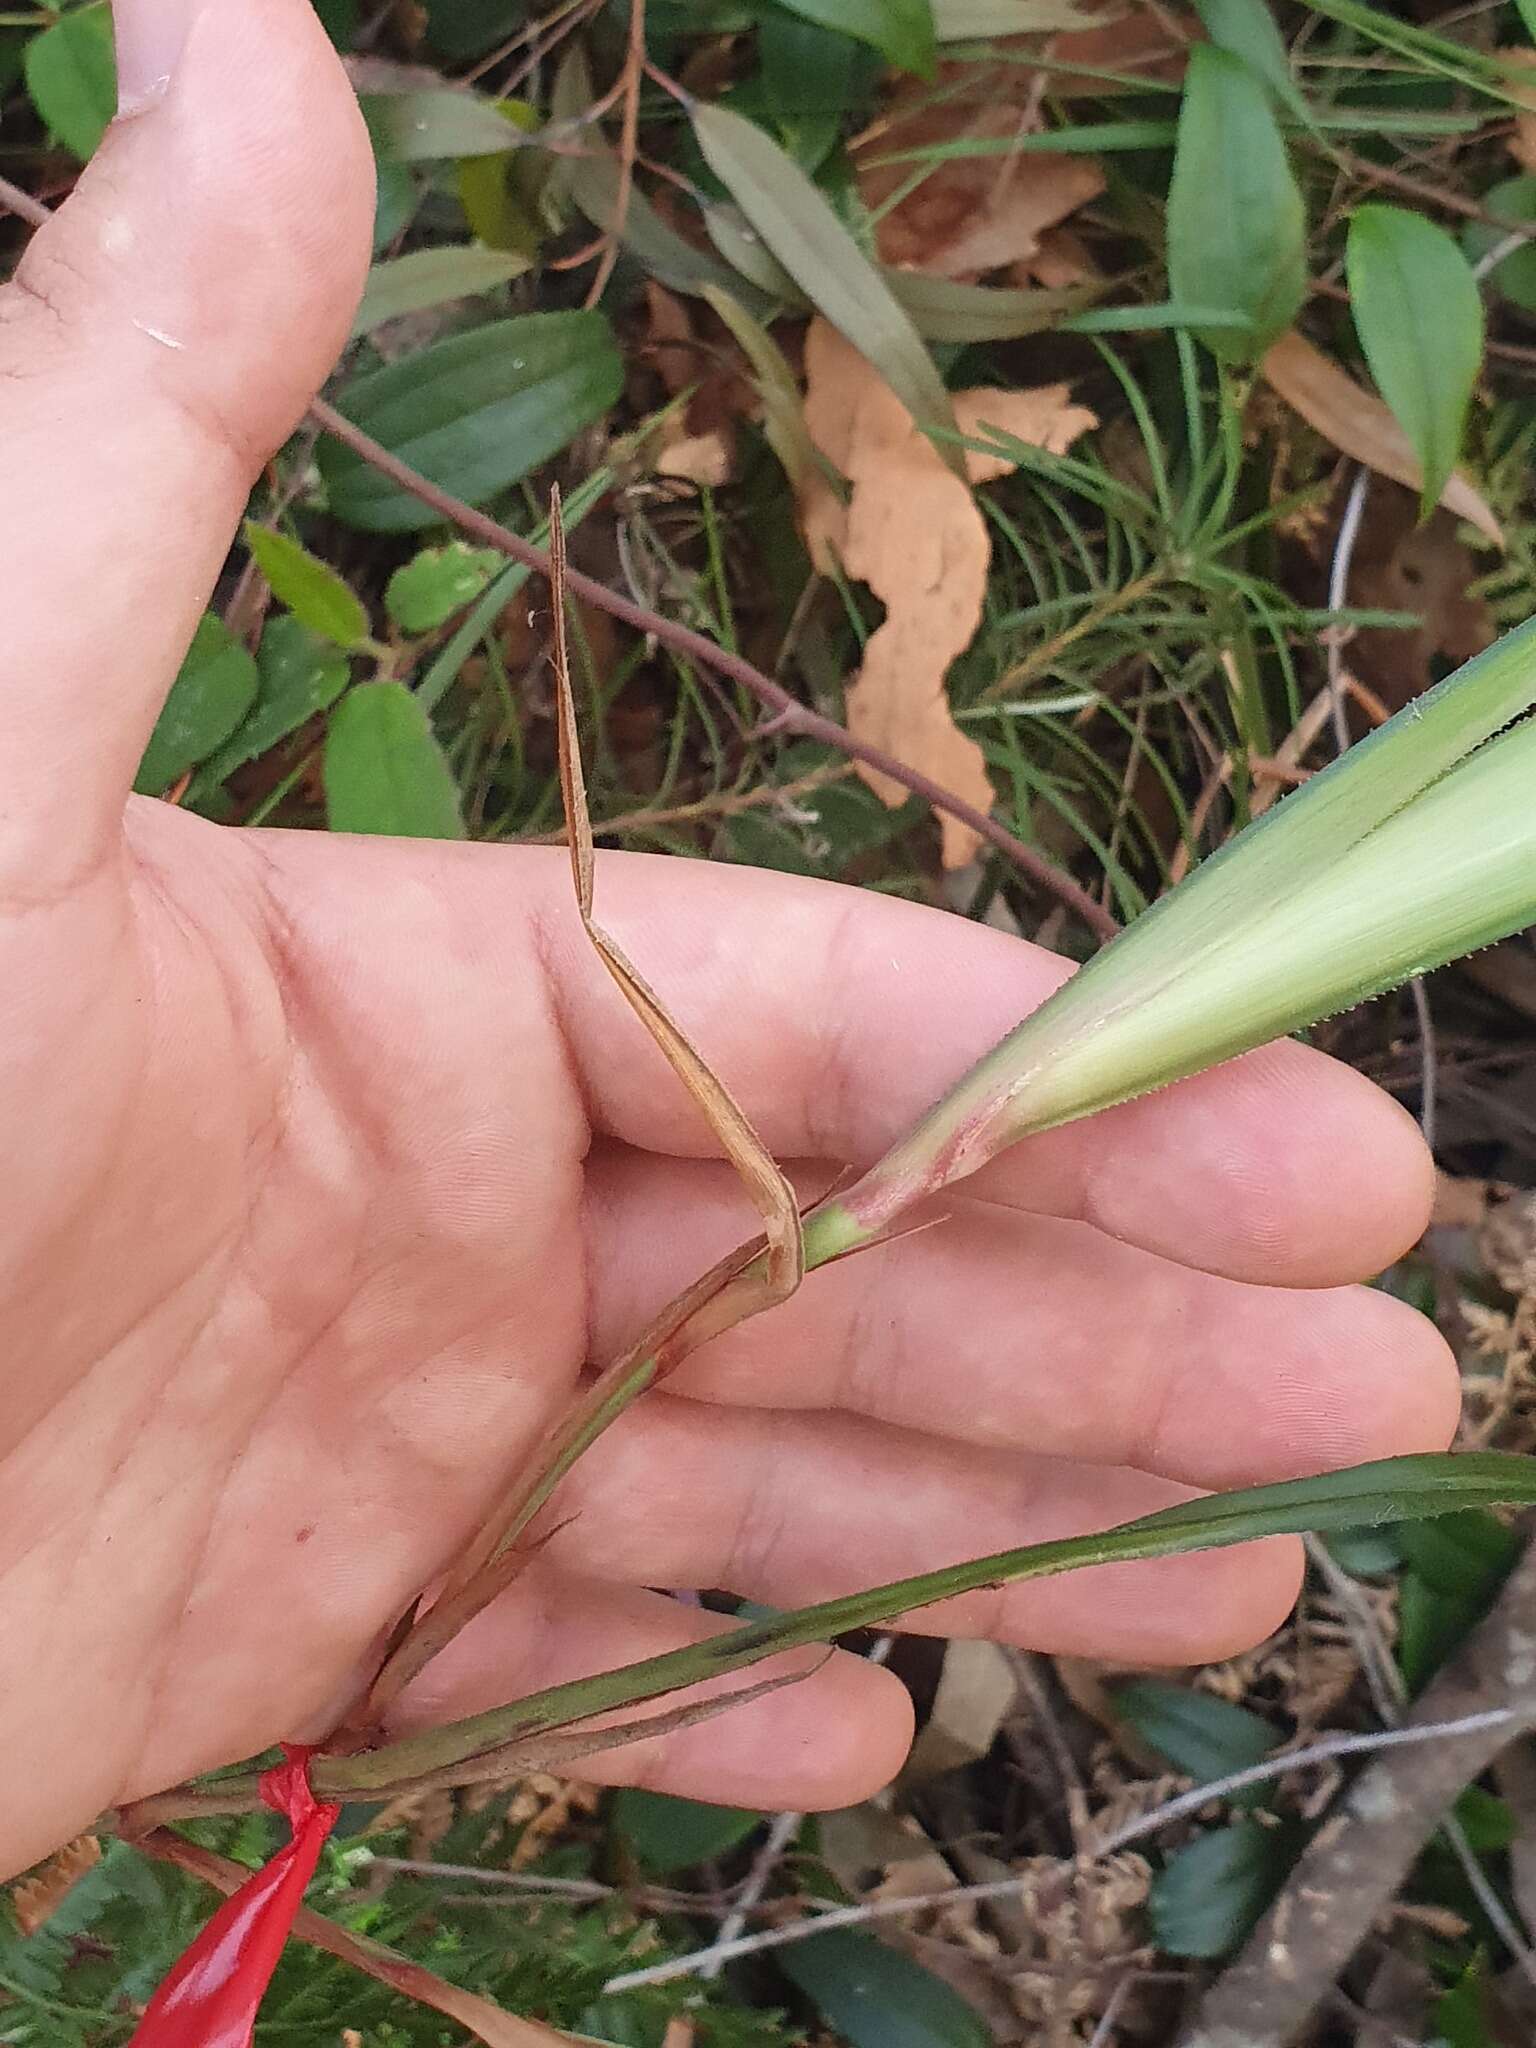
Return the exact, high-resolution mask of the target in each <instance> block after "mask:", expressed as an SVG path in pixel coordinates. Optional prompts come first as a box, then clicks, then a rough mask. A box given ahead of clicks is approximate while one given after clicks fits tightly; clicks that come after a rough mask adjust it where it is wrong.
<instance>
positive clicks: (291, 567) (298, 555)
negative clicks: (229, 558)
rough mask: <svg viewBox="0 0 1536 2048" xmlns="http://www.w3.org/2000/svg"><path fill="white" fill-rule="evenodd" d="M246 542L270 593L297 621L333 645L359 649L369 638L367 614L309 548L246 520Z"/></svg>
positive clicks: (355, 597)
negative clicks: (270, 588)
mask: <svg viewBox="0 0 1536 2048" xmlns="http://www.w3.org/2000/svg"><path fill="white" fill-rule="evenodd" d="M245 544H246V546H247V547H248V548H249V549H250V551H251V553H252V555H253V556H254V557H255V560H256V566H257V568H258V569H260V571H261V573H262V575H263V576H265V577H266V579H267V581H268V583H269V584H271V586H272V595H273V596H274V597H275V598H276V599H277V601H278V603H279V604H283V605H286V606H287V607H288V609H289V611H291V612H292V613H293V616H294V617H295V618H296V619H299V620H302V622H303V623H304V624H305V625H306V626H308V627H309V629H310V631H311V632H312V633H318V634H319V635H320V636H321V638H322V639H324V640H330V641H334V643H335V644H336V646H338V647H360V646H362V645H363V643H364V642H365V641H366V640H367V638H368V614H367V612H366V611H364V609H363V606H362V601H361V599H360V598H358V596H357V595H356V593H355V592H354V591H353V590H351V589H350V588H349V587H348V585H347V584H346V583H344V582H343V581H342V579H341V577H339V576H338V575H337V574H336V571H335V570H334V569H333V568H331V567H330V565H329V564H328V563H326V562H322V561H320V560H319V559H318V558H317V557H316V556H314V555H312V554H311V553H310V552H309V550H308V548H305V547H301V546H300V545H299V543H298V542H297V541H296V540H290V539H289V537H288V535H287V534H286V533H274V532H273V530H272V528H271V527H269V526H258V525H257V524H256V523H255V521H254V520H251V519H248V520H247V521H246V522H245Z"/></svg>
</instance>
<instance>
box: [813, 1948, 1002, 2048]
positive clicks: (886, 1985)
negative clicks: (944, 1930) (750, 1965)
mask: <svg viewBox="0 0 1536 2048" xmlns="http://www.w3.org/2000/svg"><path fill="white" fill-rule="evenodd" d="M777 1954H778V1964H779V1968H780V1969H781V1970H782V1971H783V1972H784V1975H785V1976H786V1977H788V1978H789V1979H790V1981H791V1982H792V1983H793V1984H795V1985H796V1986H797V1987H798V1988H799V1990H801V1991H802V1992H804V1994H805V1996H806V1997H807V1998H809V1999H810V2000H811V2002H812V2004H813V2005H814V2006H815V2007H816V2009H817V2011H818V2012H819V2013H820V2014H821V2016H822V2018H823V2019H824V2020H826V2021H827V2023H828V2025H829V2026H831V2027H833V2028H834V2029H835V2030H836V2032H837V2034H838V2036H839V2037H840V2038H841V2039H842V2040H844V2041H846V2042H847V2043H848V2044H849V2048H988V2043H989V2042H990V2041H991V2039H992V2035H991V2031H990V2029H989V2028H988V2027H987V2025H986V2023H985V2022H984V2021H983V2020H982V2019H981V2017H980V2015H979V2014H977V2013H976V2012H974V2011H973V2010H972V2008H971V2007H970V2006H969V2005H967V2004H966V2002H965V2000H964V1999H963V1998H962V1997H961V1996H960V1994H959V1993H958V1992H957V1991H952V1990H951V1989H950V1987H949V1986H948V1985H947V1984H946V1983H944V1981H943V1980H942V1978H939V1977H936V1976H934V1974H933V1972H932V1971H931V1970H925V1969H924V1968H923V1967H922V1965H921V1964H920V1963H915V1962H913V1960H912V1959H911V1957H910V1956H905V1955H902V1954H901V1953H900V1952H899V1951H898V1950H896V1949H894V1948H888V1947H886V1945H885V1943H884V1942H881V1941H878V1940H877V1939H876V1938H875V1936H874V1935H872V1934H866V1933H864V1931H863V1930H862V1929H861V1928H856V1927H838V1928H834V1929H833V1930H832V1931H831V1932H830V1933H827V1934H817V1935H813V1936H812V1937H811V1939H810V1940H809V1941H797V1942H794V1943H792V1944H790V1945H788V1946H786V1947H784V1948H781V1949H780V1950H778V1952H777Z"/></svg>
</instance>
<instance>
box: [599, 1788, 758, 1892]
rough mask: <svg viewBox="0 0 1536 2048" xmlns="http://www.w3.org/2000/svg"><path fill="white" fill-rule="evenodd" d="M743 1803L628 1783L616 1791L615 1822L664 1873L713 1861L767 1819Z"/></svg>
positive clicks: (645, 1860)
mask: <svg viewBox="0 0 1536 2048" xmlns="http://www.w3.org/2000/svg"><path fill="white" fill-rule="evenodd" d="M762 1818H763V1816H762V1815H761V1814H760V1813H749V1812H747V1810H746V1809H745V1808H744V1807H739V1806H704V1805H702V1804H701V1803H700V1802H699V1801H698V1800H696V1799H672V1798H670V1797H669V1796H668V1795H667V1794H666V1793H665V1792H646V1791H642V1790H641V1788H640V1787H639V1786H637V1785H626V1786H625V1787H624V1789H623V1790H622V1791H621V1792H616V1793H615V1794H614V1796H613V1824H614V1826H615V1827H616V1828H617V1829H618V1831H619V1833H620V1834H621V1835H622V1836H623V1838H624V1840H625V1841H626V1842H627V1843H628V1844H629V1847H630V1848H631V1850H633V1852H634V1855H635V1858H636V1860H637V1861H638V1862H640V1863H642V1864H644V1866H645V1868H646V1869H647V1870H650V1871H653V1872H654V1873H655V1874H656V1876H658V1877H667V1876H670V1874H671V1873H672V1872H673V1871H674V1870H694V1869H697V1867H698V1866H699V1864H701V1863H713V1862H715V1861H717V1859H718V1858H720V1857H721V1856H724V1855H726V1854H727V1853H728V1852H729V1851H730V1850H732V1849H734V1848H735V1847H736V1845H737V1843H738V1842H744V1841H745V1840H746V1838H747V1836H748V1835H750V1834H751V1833H752V1831H753V1829H754V1828H756V1827H758V1826H760V1825H761V1823H762Z"/></svg>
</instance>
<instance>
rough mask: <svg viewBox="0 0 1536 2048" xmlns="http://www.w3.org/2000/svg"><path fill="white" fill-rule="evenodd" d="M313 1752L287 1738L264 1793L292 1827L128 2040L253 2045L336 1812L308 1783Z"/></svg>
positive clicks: (138, 2044) (184, 2047) (144, 2047)
mask: <svg viewBox="0 0 1536 2048" xmlns="http://www.w3.org/2000/svg"><path fill="white" fill-rule="evenodd" d="M311 1753H312V1752H311V1751H309V1750H307V1749H300V1748H298V1747H296V1746H291V1745H288V1744H284V1748H283V1754H284V1756H285V1757H286V1758H287V1761H286V1762H285V1763H281V1764H279V1765H278V1766H277V1768H276V1769H275V1770H271V1771H268V1772H267V1774H266V1775H265V1777H264V1778H263V1779H262V1781H261V1796H262V1798H263V1800H264V1801H265V1802H266V1804H267V1805H268V1806H270V1807H271V1808H272V1810H273V1812H274V1813H280V1814H282V1815H283V1817H284V1819H285V1820H286V1821H287V1822H288V1825H289V1826H290V1828H291V1829H292V1830H293V1832H292V1835H291V1837H290V1839H289V1841H288V1842H287V1843H286V1844H285V1846H284V1847H283V1848H281V1849H279V1850H278V1852H277V1854H276V1855H275V1856H274V1857H273V1858H272V1859H271V1861H270V1862H268V1863H266V1864H264V1865H263V1866H262V1868H261V1869H260V1870H258V1871H256V1872H255V1873H254V1874H253V1875H252V1876H251V1877H250V1879H249V1880H248V1881H247V1882H246V1883H245V1884H243V1885H241V1887H240V1889H239V1891H237V1892H235V1893H233V1894H232V1895H231V1896H230V1897H229V1898H227V1899H226V1900H225V1901H224V1903H223V1905H222V1906H220V1908H219V1910H218V1911H217V1913H215V1914H214V1916H213V1918H212V1919H211V1920H210V1921H209V1922H208V1925H207V1926H206V1927H205V1928H204V1929H203V1931H202V1933H201V1934H200V1935H199V1936H198V1937H197V1939H196V1940H195V1941H194V1942H193V1943H192V1945H191V1947H190V1948H189V1949H188V1950H187V1951H186V1953H185V1955H183V1956H182V1957H181V1959H180V1961H179V1962H177V1963H176V1965H175V1966H174V1968H173V1969H172V1970H171V1973H170V1975H169V1976H168V1977H167V1978H166V1979H165V1982H164V1983H163V1984H162V1985H161V1986H160V1988H159V1990H158V1991H157V1992H156V1993H155V1995H154V1997H153V1998H152V1999H151V2000H150V2002H149V2006H148V2009H147V2010H146V2012H145V2014H144V2017H143V2019H142V2020H140V2022H139V2024H138V2027H137V2029H136V2031H135V2033H134V2036H133V2040H132V2041H131V2042H130V2043H129V2048H251V2034H252V2031H253V2029H254V2028H255V2025H256V2010H257V2007H258V2006H259V2005H260V2004H261V2001H262V1998H263V1997H264V1996H265V1993H266V1989H267V1986H268V1985H269V1984H270V1983H271V1981H272V1972H273V1971H274V1970H275V1969H276V1968H277V1959H278V1957H279V1956H280V1955H281V1954H282V1952H283V1944H284V1942H285V1941H286V1940H287V1939H288V1934H289V1930H290V1929H291V1928H292V1926H293V1921H294V1915H295V1914H296V1913H297V1912H298V1910H299V1902H300V1901H301V1899H302V1898H303V1896H304V1888H305V1886H306V1885H307V1884H308V1883H309V1880H310V1879H311V1878H312V1877H313V1876H314V1874H315V1865H316V1864H317V1863H318V1862H319V1860H320V1851H321V1850H322V1848H324V1846H325V1838H326V1836H327V1835H328V1834H329V1833H330V1832H331V1829H332V1828H333V1827H334V1826H335V1825H336V1816H337V1815H338V1814H339V1813H340V1812H341V1808H340V1807H339V1806H322V1805H321V1804H320V1803H319V1801H318V1800H317V1799H316V1798H315V1795H314V1793H313V1792H312V1791H311V1790H310V1784H309V1759H310V1755H311Z"/></svg>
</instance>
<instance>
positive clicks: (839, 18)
mask: <svg viewBox="0 0 1536 2048" xmlns="http://www.w3.org/2000/svg"><path fill="white" fill-rule="evenodd" d="M775 5H777V6H779V7H783V8H785V9H786V10H787V11H788V12H790V13H792V14H798V15H800V16H801V17H802V19H804V20H806V21H812V22H815V23H817V24H818V25H819V26H820V27H822V28H828V29H833V30H835V31H836V32H837V33H838V34H840V35H844V36H857V37H858V38H859V39H860V40H861V41H862V42H866V43H869V44H871V45H872V46H873V47H874V48H875V49H877V50H878V51H879V52H880V54H881V55H882V56H883V57H885V58H887V59H888V60H889V61H890V62H891V63H892V64H896V65H899V66H900V67H901V68H902V69H903V70H906V71H916V72H918V73H920V74H921V76H923V77H924V78H931V77H932V76H933V72H934V67H935V63H936V61H937V55H938V52H937V47H936V42H935V35H934V21H933V4H932V0H768V6H769V8H772V7H773V6H775Z"/></svg>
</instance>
